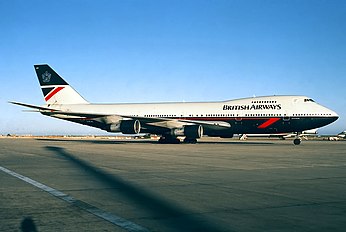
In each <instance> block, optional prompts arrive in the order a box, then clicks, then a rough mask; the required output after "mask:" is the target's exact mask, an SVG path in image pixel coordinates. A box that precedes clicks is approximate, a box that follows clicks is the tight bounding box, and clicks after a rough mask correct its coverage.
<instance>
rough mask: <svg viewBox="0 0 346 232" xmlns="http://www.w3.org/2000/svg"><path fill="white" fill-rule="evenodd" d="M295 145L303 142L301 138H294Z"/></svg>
mask: <svg viewBox="0 0 346 232" xmlns="http://www.w3.org/2000/svg"><path fill="white" fill-rule="evenodd" d="M293 143H294V145H299V144H300V143H301V140H300V139H294V140H293Z"/></svg>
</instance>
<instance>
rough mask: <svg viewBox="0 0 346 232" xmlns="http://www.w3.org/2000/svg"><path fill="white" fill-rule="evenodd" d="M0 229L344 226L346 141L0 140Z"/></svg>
mask: <svg viewBox="0 0 346 232" xmlns="http://www.w3.org/2000/svg"><path fill="white" fill-rule="evenodd" d="M0 169H1V170H0V231H21V230H23V231H24V230H25V229H29V228H33V229H36V230H37V231H345V228H346V141H303V142H302V144H301V145H299V146H294V145H293V144H292V141H291V140H290V141H279V140H248V141H244V142H241V141H237V140H234V139H228V140H226V139H225V140H216V139H215V140H210V139H209V140H208V139H202V141H201V142H200V143H199V144H178V145H174V144H173V145H168V144H158V143H156V142H154V141H150V140H129V141H127V140H126V141H125V140H124V141H122V140H117V141H113V140H106V139H43V138H40V139H33V138H30V139H29V138H27V139H23V138H21V139H20V138H17V139H13V138H2V139H0Z"/></svg>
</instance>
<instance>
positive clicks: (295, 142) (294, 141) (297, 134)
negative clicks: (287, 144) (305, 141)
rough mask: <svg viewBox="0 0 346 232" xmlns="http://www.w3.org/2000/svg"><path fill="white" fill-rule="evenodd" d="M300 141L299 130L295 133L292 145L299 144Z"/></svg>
mask: <svg viewBox="0 0 346 232" xmlns="http://www.w3.org/2000/svg"><path fill="white" fill-rule="evenodd" d="M301 142H302V140H301V138H300V137H299V132H297V133H296V137H295V138H294V140H293V143H294V145H299V144H300V143H301Z"/></svg>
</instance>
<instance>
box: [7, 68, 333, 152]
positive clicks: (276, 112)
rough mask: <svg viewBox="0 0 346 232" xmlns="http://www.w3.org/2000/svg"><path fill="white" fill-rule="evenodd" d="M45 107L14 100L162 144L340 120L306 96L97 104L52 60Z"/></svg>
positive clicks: (44, 82)
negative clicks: (143, 135) (156, 137)
mask: <svg viewBox="0 0 346 232" xmlns="http://www.w3.org/2000/svg"><path fill="white" fill-rule="evenodd" d="M34 69H35V71H36V74H37V77H38V80H39V83H40V87H41V90H42V92H43V96H44V100H45V102H46V104H45V105H43V106H37V105H31V104H26V103H21V102H15V101H11V102H10V103H12V104H16V105H20V106H24V107H29V108H31V109H34V111H37V112H40V113H41V114H43V115H46V116H50V117H54V118H58V119H63V120H67V121H71V122H75V123H79V124H83V125H87V126H91V127H96V128H99V129H102V130H105V131H107V132H115V133H119V132H121V133H123V134H138V133H149V134H156V135H159V136H160V139H159V143H180V140H179V139H178V138H177V137H178V136H185V139H184V140H183V142H184V143H196V142H197V139H199V138H201V137H202V136H203V135H207V136H211V137H222V138H232V137H233V135H234V134H277V133H291V132H292V131H293V132H295V133H296V137H295V139H294V144H295V145H299V144H300V143H301V138H300V137H299V134H300V133H301V132H302V131H304V130H309V129H314V128H319V127H322V126H325V125H328V124H330V123H332V122H334V121H335V120H337V119H338V117H339V116H338V115H337V113H335V112H334V111H332V110H330V109H328V108H326V107H324V106H322V105H319V104H318V103H316V102H315V101H314V100H312V99H311V98H309V97H306V96H275V95H274V96H263V97H250V98H241V99H235V100H227V101H216V102H180V103H176V102H168V103H131V104H125V103H120V104H119V103H118V104H93V103H89V102H88V101H86V100H85V99H84V98H83V97H82V96H81V95H80V94H79V93H78V92H77V91H75V90H74V89H73V88H72V87H71V86H70V85H69V84H68V83H67V82H66V81H65V80H64V79H63V78H62V77H61V76H60V75H59V74H57V73H56V72H55V71H54V70H53V69H52V68H51V67H50V66H49V65H48V64H40V65H34Z"/></svg>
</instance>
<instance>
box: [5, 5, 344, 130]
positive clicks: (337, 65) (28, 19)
mask: <svg viewBox="0 0 346 232" xmlns="http://www.w3.org/2000/svg"><path fill="white" fill-rule="evenodd" d="M0 14H1V19H0V28H1V32H0V35H1V39H0V54H1V55H0V75H1V80H2V84H1V86H0V91H1V94H0V109H1V114H0V134H7V133H16V134H66V133H70V134H97V133H100V132H101V131H99V130H97V129H93V128H89V127H85V126H81V125H75V124H72V123H69V122H64V121H60V120H57V119H53V118H48V117H45V116H42V115H40V114H37V113H28V112H22V110H23V108H21V107H18V106H14V105H10V104H8V103H7V101H9V100H16V101H21V102H26V103H32V104H39V105H42V104H43V103H44V101H43V96H42V93H41V91H40V88H39V85H38V81H37V79H36V75H35V72H34V69H33V65H34V64H39V63H48V64H50V65H51V66H52V67H53V68H54V69H55V70H56V71H57V72H58V73H59V74H60V75H62V76H63V77H64V78H65V79H66V80H67V81H68V82H69V83H70V84H71V85H72V86H73V87H74V88H75V89H77V90H78V92H79V93H81V94H82V95H83V96H84V97H85V98H86V99H87V100H88V101H90V102H163V101H212V100H227V99H233V98H242V97H249V96H254V95H256V96H261V95H273V94H276V95H287V94H288V95H291V94H294V95H295V94H297V95H307V96H310V97H312V98H314V99H315V100H316V101H317V102H319V103H321V104H322V105H325V106H327V107H329V108H331V109H333V110H334V111H336V112H337V113H338V114H339V115H340V119H339V120H338V121H337V122H335V123H333V124H332V125H330V126H327V127H325V128H322V129H321V130H320V132H321V133H324V134H330V133H338V132H340V131H342V130H345V129H346V119H345V118H346V101H345V100H346V99H345V82H346V78H345V77H346V1H343V0H340V1H337V0H326V1H322V0H312V1H304V0H297V1H295V0H287V1H285V0H281V1H277V0H272V1H266V0H259V1H255V0H253V1H250V0H249V1H246V0H226V1H164V0H162V1H154V0H149V1H143V0H138V1H135V0H133V1H132V0H129V1H113V0H99V1H94V0H93V1H88V0H83V1H82V0H80V1H77V0H69V1H64V0H59V1H47V0H42V1H38V0H31V1H24V0H23V1H19V0H11V1H0Z"/></svg>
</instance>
